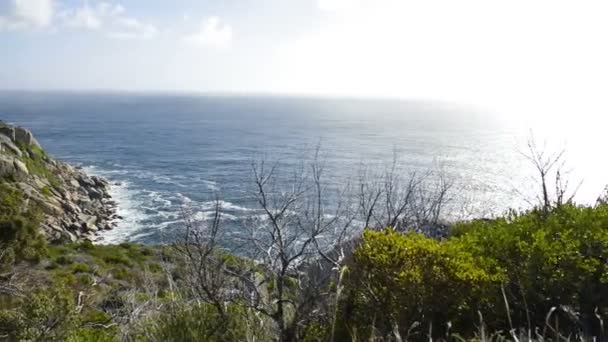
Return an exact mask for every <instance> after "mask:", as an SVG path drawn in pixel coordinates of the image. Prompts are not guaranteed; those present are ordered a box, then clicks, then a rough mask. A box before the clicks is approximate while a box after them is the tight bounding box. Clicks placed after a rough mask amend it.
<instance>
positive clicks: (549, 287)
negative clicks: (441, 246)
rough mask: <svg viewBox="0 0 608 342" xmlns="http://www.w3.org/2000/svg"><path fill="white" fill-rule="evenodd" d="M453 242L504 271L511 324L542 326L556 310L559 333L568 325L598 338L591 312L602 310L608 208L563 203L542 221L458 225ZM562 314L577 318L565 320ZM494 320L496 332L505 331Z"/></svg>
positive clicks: (538, 217)
mask: <svg viewBox="0 0 608 342" xmlns="http://www.w3.org/2000/svg"><path fill="white" fill-rule="evenodd" d="M454 239H455V240H459V241H460V242H461V243H463V244H464V245H466V246H467V248H468V249H469V250H470V251H471V252H472V253H473V254H475V255H478V256H484V257H487V258H491V259H492V260H494V261H495V262H496V263H497V264H499V265H500V266H501V267H502V268H504V269H505V271H506V273H505V274H506V275H507V276H508V278H507V279H506V282H505V294H506V297H507V301H508V302H509V303H510V307H511V313H510V314H511V316H512V320H513V324H514V325H515V326H525V327H530V328H531V329H534V328H535V327H543V326H544V325H545V319H546V315H547V313H548V312H549V311H550V310H552V308H553V307H556V308H562V310H559V311H561V313H562V323H561V324H560V325H561V326H562V327H563V328H564V329H565V328H566V324H569V325H570V328H571V329H573V331H572V332H573V333H576V332H577V331H579V330H583V331H584V332H585V334H588V335H592V336H599V335H598V334H599V333H600V332H599V329H600V327H599V323H600V322H599V320H598V319H597V318H596V316H595V313H594V311H595V309H596V308H598V314H599V315H600V316H604V315H605V314H606V313H607V312H606V309H607V308H608V296H606V293H608V268H607V261H608V205H606V204H599V205H597V206H596V207H582V206H575V205H563V206H561V207H559V208H557V209H554V210H553V211H552V212H550V213H549V215H547V216H546V217H545V215H542V214H541V213H540V212H539V211H531V212H529V213H524V214H517V213H511V214H510V215H508V216H507V217H506V218H501V219H497V220H492V221H481V220H478V221H474V222H470V223H463V224H459V225H458V226H457V227H455V237H454ZM500 299H501V298H499V300H500ZM566 311H570V312H572V313H576V315H578V317H577V318H576V319H573V317H568V319H566V317H564V316H566V315H565V312H566ZM567 316H571V315H570V314H568V315H567ZM488 317H489V316H488ZM503 317H504V315H503ZM495 319H496V321H495V322H493V324H494V325H495V326H496V327H497V328H509V327H508V326H505V322H504V319H497V318H495Z"/></svg>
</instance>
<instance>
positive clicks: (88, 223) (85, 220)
mask: <svg viewBox="0 0 608 342" xmlns="http://www.w3.org/2000/svg"><path fill="white" fill-rule="evenodd" d="M78 220H80V221H81V222H82V228H83V229H84V230H97V226H95V224H96V223H97V217H95V216H93V215H87V214H79V215H78Z"/></svg>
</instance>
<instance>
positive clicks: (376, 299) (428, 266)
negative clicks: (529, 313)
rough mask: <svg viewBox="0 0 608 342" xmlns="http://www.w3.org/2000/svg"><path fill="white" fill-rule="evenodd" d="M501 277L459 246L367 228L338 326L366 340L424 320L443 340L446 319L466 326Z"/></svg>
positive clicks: (489, 264)
mask: <svg viewBox="0 0 608 342" xmlns="http://www.w3.org/2000/svg"><path fill="white" fill-rule="evenodd" d="M502 279H503V274H502V272H501V270H500V269H499V268H497V267H493V266H492V263H491V262H489V261H487V260H485V259H484V258H481V257H474V256H473V255H472V254H471V253H469V252H468V251H467V249H466V247H465V245H463V244H461V243H459V242H451V241H448V242H440V241H437V240H434V239H431V238H427V237H424V236H423V235H420V234H416V233H407V234H402V233H398V232H395V231H394V230H393V229H391V228H388V229H386V230H384V231H380V232H378V231H371V230H366V231H365V232H364V234H363V240H362V242H361V244H360V245H359V247H358V248H357V249H356V250H355V252H354V255H353V263H352V265H351V271H350V273H349V275H348V278H347V282H346V288H347V300H346V302H345V303H344V306H343V308H342V312H343V314H344V317H346V319H345V322H344V327H343V328H344V329H347V330H349V331H351V332H352V331H353V330H354V329H356V330H357V335H358V337H359V338H363V339H369V338H370V337H371V335H372V333H373V331H374V330H375V331H378V332H379V333H380V334H381V335H383V336H386V335H391V334H393V332H394V331H395V330H398V331H400V333H401V334H403V335H404V336H405V335H406V333H407V331H408V330H409V328H410V327H412V326H415V325H416V324H419V323H421V322H424V323H425V324H429V325H430V324H432V325H433V327H435V328H436V329H435V333H437V334H440V335H441V336H443V331H442V330H443V329H444V328H445V327H446V326H447V322H448V321H451V322H452V323H453V324H455V325H458V324H460V323H462V325H463V326H466V325H470V324H466V322H470V321H471V320H472V319H474V318H475V317H476V310H477V309H478V308H479V307H480V306H481V305H485V304H487V303H485V300H486V298H489V297H492V296H493V295H495V289H496V284H498V283H500V281H501V280H502ZM416 322H418V323H416ZM425 331H426V330H425ZM350 337H352V336H350Z"/></svg>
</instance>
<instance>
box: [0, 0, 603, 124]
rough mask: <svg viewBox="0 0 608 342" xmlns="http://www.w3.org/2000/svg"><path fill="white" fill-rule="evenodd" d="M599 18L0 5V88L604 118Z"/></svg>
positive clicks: (534, 0)
mask: <svg viewBox="0 0 608 342" xmlns="http://www.w3.org/2000/svg"><path fill="white" fill-rule="evenodd" d="M606 18H608V1H605V0H576V1H564V0H509V1H504V0H500V1H499V0H421V1H414V0H172V1H168V0H164V1H161V0H119V1H112V0H108V1H96V0H0V89H19V90H23V89H25V90H116V91H161V92H166V91H168V92H222V93H223V92H228V93H273V94H307V95H322V96H355V97H357V96H365V97H398V98H406V99H426V100H437V101H446V102H454V103H462V104H467V105H472V106H478V107H481V108H489V109H491V110H496V111H501V112H503V113H518V114H519V115H530V114H533V113H543V117H544V118H545V119H546V118H547V117H561V116H570V117H571V116H573V115H582V117H583V118H586V117H597V116H608V105H607V104H606V103H605V102H606V94H608V20H607V19H606ZM581 113H582V114H581Z"/></svg>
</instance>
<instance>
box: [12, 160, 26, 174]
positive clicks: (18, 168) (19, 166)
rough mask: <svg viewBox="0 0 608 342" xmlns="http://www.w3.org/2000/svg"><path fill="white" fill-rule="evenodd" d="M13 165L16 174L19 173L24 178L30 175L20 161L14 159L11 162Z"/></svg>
mask: <svg viewBox="0 0 608 342" xmlns="http://www.w3.org/2000/svg"><path fill="white" fill-rule="evenodd" d="M13 164H15V170H16V171H17V173H21V174H24V175H26V176H27V175H29V174H30V172H29V171H28V170H27V166H25V164H23V162H22V161H21V160H19V159H15V160H14V161H13Z"/></svg>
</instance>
